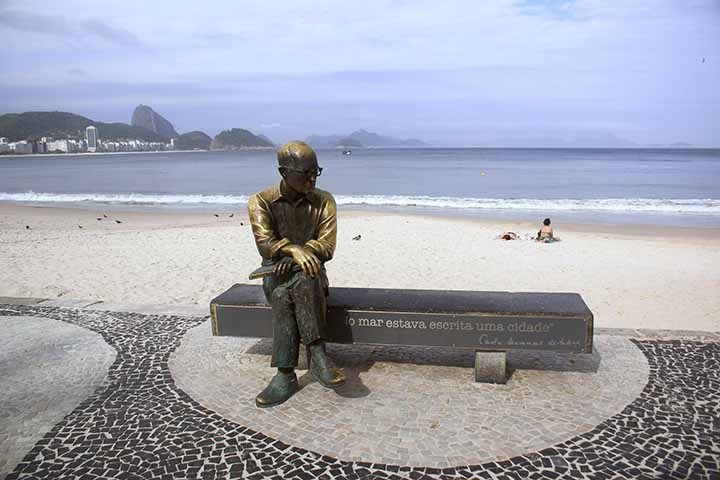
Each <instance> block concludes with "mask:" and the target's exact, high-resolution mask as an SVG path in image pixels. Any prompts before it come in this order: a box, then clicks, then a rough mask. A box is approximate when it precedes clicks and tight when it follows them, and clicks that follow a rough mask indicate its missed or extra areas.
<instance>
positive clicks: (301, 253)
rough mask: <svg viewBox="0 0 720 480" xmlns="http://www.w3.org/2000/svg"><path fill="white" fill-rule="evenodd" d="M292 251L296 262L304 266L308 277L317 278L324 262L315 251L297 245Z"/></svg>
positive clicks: (301, 266)
mask: <svg viewBox="0 0 720 480" xmlns="http://www.w3.org/2000/svg"><path fill="white" fill-rule="evenodd" d="M290 253H291V254H292V258H293V260H294V261H295V263H297V264H298V265H300V268H302V270H303V272H305V274H306V275H307V276H308V277H310V278H315V277H316V276H317V275H318V273H320V267H321V266H322V264H321V263H320V260H319V259H318V258H317V257H316V256H315V254H314V253H312V252H310V251H308V250H306V249H304V248H303V247H300V246H297V245H294V246H293V247H292V249H290Z"/></svg>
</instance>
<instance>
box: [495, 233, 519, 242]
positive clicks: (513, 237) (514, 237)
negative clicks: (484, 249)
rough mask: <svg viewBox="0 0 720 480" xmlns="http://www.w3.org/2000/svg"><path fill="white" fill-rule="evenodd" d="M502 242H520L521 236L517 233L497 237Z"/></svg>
mask: <svg viewBox="0 0 720 480" xmlns="http://www.w3.org/2000/svg"><path fill="white" fill-rule="evenodd" d="M497 238H498V239H500V240H520V235H518V234H517V233H515V232H505V233H502V234H500V235H498V237H497Z"/></svg>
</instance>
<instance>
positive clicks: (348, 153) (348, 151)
mask: <svg viewBox="0 0 720 480" xmlns="http://www.w3.org/2000/svg"><path fill="white" fill-rule="evenodd" d="M342 154H343V155H352V150H350V149H349V148H346V149H344V150H343V151H342Z"/></svg>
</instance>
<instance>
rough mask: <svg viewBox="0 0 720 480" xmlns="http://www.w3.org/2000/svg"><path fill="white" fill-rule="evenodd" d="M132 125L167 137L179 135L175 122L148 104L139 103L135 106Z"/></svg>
mask: <svg viewBox="0 0 720 480" xmlns="http://www.w3.org/2000/svg"><path fill="white" fill-rule="evenodd" d="M130 125H133V126H135V127H142V128H145V129H147V130H150V131H152V132H155V133H157V134H158V135H160V136H162V137H165V138H175V137H177V136H178V133H177V132H176V131H175V127H173V124H172V123H170V122H169V121H168V120H167V119H166V118H165V117H163V116H162V115H160V114H159V113H157V112H156V111H155V110H153V109H152V108H150V107H148V106H147V105H138V106H137V107H135V110H133V114H132V119H131V120H130Z"/></svg>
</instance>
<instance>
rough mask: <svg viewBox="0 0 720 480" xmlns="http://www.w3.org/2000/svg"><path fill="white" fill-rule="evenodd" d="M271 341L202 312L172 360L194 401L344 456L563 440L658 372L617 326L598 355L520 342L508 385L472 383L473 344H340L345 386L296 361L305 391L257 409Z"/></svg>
mask: <svg viewBox="0 0 720 480" xmlns="http://www.w3.org/2000/svg"><path fill="white" fill-rule="evenodd" d="M270 345H271V344H270V341H268V340H258V339H247V338H238V337H213V336H212V334H211V328H210V325H209V322H205V323H203V324H201V325H199V326H198V327H196V328H194V329H192V330H190V331H189V332H188V333H187V334H186V335H185V337H184V338H183V341H182V344H181V346H180V347H179V348H178V349H177V350H176V351H175V353H174V354H173V355H172V356H171V358H170V363H169V365H170V370H171V372H172V374H173V378H174V380H175V382H176V383H177V385H178V386H179V387H180V388H181V389H183V390H184V391H186V392H187V393H188V394H189V395H190V396H191V397H193V398H194V399H195V400H196V401H198V402H199V403H201V404H202V405H204V406H205V407H207V408H210V409H212V410H214V411H216V412H218V413H219V414H221V415H222V416H224V417H226V418H228V419H231V420H234V421H237V422H238V423H240V424H242V425H247V426H248V427H250V428H252V429H254V430H257V431H260V432H263V433H266V434H268V435H271V436H272V437H274V438H277V439H279V440H282V441H284V442H286V443H288V444H291V445H295V446H298V447H302V448H306V449H309V450H311V451H314V452H317V453H321V454H326V455H330V456H333V457H336V458H339V459H341V460H357V459H362V461H365V462H377V463H384V462H387V460H388V459H390V458H391V459H394V463H396V464H400V465H420V464H422V465H424V466H434V467H447V466H452V465H459V464H467V465H471V464H478V463H483V462H486V461H489V460H498V459H505V458H508V457H511V456H514V455H520V454H525V453H528V452H532V451H536V450H538V449H539V448H543V447H546V446H551V445H553V444H556V443H558V442H562V441H565V440H567V439H569V438H571V437H573V436H575V435H578V434H580V433H583V432H586V431H588V430H590V429H592V428H593V427H594V426H595V425H597V424H599V423H600V422H602V421H603V420H605V419H607V418H609V417H611V416H612V415H614V414H616V413H618V412H620V411H622V409H623V408H624V407H625V406H626V405H627V404H628V403H630V402H631V401H632V400H634V399H635V398H636V397H637V396H638V395H639V394H640V392H641V391H642V389H643V388H644V386H645V384H646V383H647V380H648V373H649V372H648V364H647V360H646V358H645V356H644V355H643V354H642V353H641V352H640V350H639V349H638V348H637V347H636V346H635V345H634V344H633V343H632V342H631V341H630V340H628V339H627V338H624V337H618V336H602V335H601V336H596V337H595V353H594V354H593V355H567V354H566V355H558V354H547V353H538V352H512V353H511V354H510V355H509V356H508V363H509V365H510V366H511V368H515V371H514V373H513V375H512V377H511V379H510V380H509V381H508V383H507V384H506V385H490V384H479V383H475V382H474V381H473V368H472V366H473V359H474V353H473V352H472V351H467V350H465V351H464V350H454V351H453V350H442V349H417V348H415V349H413V348H407V347H392V348H389V347H369V346H346V345H342V346H340V345H332V346H331V348H330V349H329V351H330V353H331V355H333V356H334V358H335V359H336V360H337V362H338V364H340V365H343V366H345V367H346V370H347V372H348V376H349V381H348V384H347V385H346V386H344V387H342V388H340V389H338V390H336V391H331V390H328V389H325V388H323V387H322V386H320V385H319V384H318V383H317V382H315V381H314V379H313V378H312V376H311V375H309V374H308V373H307V372H305V371H298V374H299V377H300V385H301V388H302V389H301V391H300V392H298V393H297V394H296V395H295V396H294V397H293V398H291V399H290V400H289V401H288V402H286V403H285V404H283V405H281V406H279V407H275V408H272V409H258V408H256V407H255V404H254V397H255V395H257V393H259V392H260V391H261V390H262V389H263V388H264V387H265V385H266V384H267V382H268V381H269V379H270V378H271V377H272V375H273V373H274V372H273V370H272V369H271V368H270V367H269V363H270V360H269V352H270ZM418 459H423V460H422V461H420V460H418ZM428 459H430V460H429V461H428Z"/></svg>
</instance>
